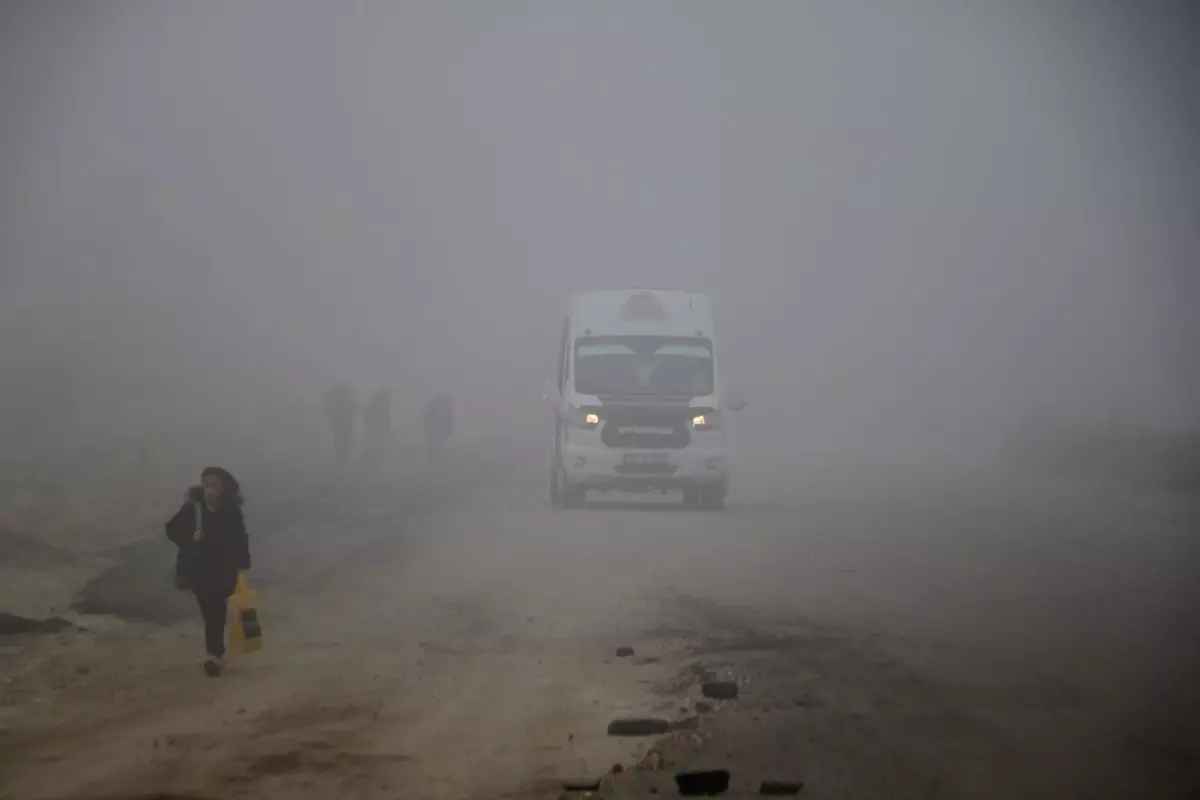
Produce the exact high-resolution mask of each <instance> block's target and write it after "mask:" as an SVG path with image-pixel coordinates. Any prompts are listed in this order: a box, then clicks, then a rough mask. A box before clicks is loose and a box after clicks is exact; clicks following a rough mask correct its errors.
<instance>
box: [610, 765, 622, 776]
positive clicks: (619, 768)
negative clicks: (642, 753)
mask: <svg viewBox="0 0 1200 800" xmlns="http://www.w3.org/2000/svg"><path fill="white" fill-rule="evenodd" d="M624 771H625V765H623V764H613V765H612V773H613V774H614V775H620V774H621V773H622V772H624Z"/></svg>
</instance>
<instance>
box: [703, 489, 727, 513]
mask: <svg viewBox="0 0 1200 800" xmlns="http://www.w3.org/2000/svg"><path fill="white" fill-rule="evenodd" d="M700 506H701V507H702V508H703V509H704V510H705V511H721V510H722V509H724V508H725V487H724V486H722V487H720V488H718V489H706V490H704V491H703V492H701V494H700Z"/></svg>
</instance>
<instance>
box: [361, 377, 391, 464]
mask: <svg viewBox="0 0 1200 800" xmlns="http://www.w3.org/2000/svg"><path fill="white" fill-rule="evenodd" d="M363 427H365V428H366V434H367V441H366V448H367V455H368V457H369V458H371V460H372V461H383V460H384V458H385V457H386V456H387V452H388V448H389V446H390V445H391V442H392V390H391V389H380V390H379V391H377V392H376V393H375V394H374V395H373V396H372V397H371V400H370V402H368V403H367V407H366V408H365V409H364V410H363Z"/></svg>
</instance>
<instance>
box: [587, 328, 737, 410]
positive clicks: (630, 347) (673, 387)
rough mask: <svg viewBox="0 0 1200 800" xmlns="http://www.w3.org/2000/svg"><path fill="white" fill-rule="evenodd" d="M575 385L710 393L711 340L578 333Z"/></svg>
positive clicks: (606, 390) (605, 391) (590, 389)
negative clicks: (579, 334)
mask: <svg viewBox="0 0 1200 800" xmlns="http://www.w3.org/2000/svg"><path fill="white" fill-rule="evenodd" d="M575 391H577V392H579V393H580V394H592V395H630V394H639V395H665V396H683V397H697V396H700V395H708V394H712V393H713V355H712V342H711V341H709V340H708V339H701V338H691V337H675V336H591V337H586V338H581V339H577V340H576V341H575Z"/></svg>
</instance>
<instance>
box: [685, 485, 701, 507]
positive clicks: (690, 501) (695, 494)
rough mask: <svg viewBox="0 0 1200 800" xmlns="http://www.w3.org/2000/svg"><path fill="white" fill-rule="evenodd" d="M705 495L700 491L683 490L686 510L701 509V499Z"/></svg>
mask: <svg viewBox="0 0 1200 800" xmlns="http://www.w3.org/2000/svg"><path fill="white" fill-rule="evenodd" d="M703 496H704V493H703V492H701V491H700V490H699V489H684V490H683V507H684V508H699V507H700V501H701V498H703Z"/></svg>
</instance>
